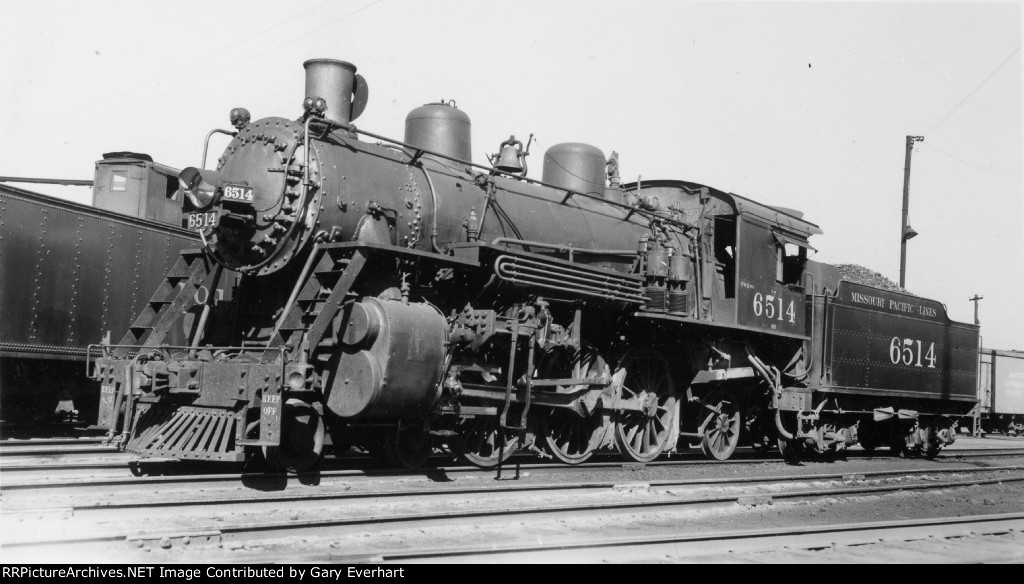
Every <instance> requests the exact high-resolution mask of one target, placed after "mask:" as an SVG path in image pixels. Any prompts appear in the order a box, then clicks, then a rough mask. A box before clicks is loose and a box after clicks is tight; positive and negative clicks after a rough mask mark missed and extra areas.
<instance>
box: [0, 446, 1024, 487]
mask: <svg viewBox="0 0 1024 584" xmlns="http://www.w3.org/2000/svg"><path fill="white" fill-rule="evenodd" d="M1013 456H1024V450H1006V451H995V452H989V451H983V450H970V451H963V452H960V453H957V454H954V455H952V456H948V455H939V456H938V457H937V458H936V459H937V460H950V461H952V460H957V459H966V458H1003V457H1013ZM855 458H857V459H865V460H874V459H879V458H881V459H892V458H893V457H888V456H884V457H880V456H878V455H868V454H865V455H863V456H857V457H855ZM0 460H2V457H0ZM339 460H341V459H339ZM358 460H368V459H358ZM344 462H348V463H351V462H352V461H351V460H350V459H346V460H345V461H344ZM785 462H786V461H785V459H783V458H781V457H779V456H773V457H772V458H730V459H729V460H706V459H703V458H694V459H690V460H658V461H654V462H648V463H633V462H624V461H604V462H587V463H584V464H580V465H564V464H558V463H554V462H548V463H531V464H520V465H519V469H520V470H524V471H530V472H538V471H540V472H558V471H566V470H568V471H572V469H578V468H586V469H602V468H624V469H633V468H660V467H674V466H704V465H713V466H714V465H743V464H764V463H779V464H782V463H785ZM139 463H141V464H139ZM131 464H133V465H134V464H138V465H139V467H140V470H139V472H144V471H142V470H141V468H142V467H145V466H151V465H152V466H157V465H178V464H180V461H177V460H173V459H157V458H154V459H142V460H134V461H132V462H131ZM224 464H228V465H231V466H233V467H235V468H233V469H232V470H226V471H225V472H222V473H211V474H174V475H156V476H139V475H136V476H132V477H122V476H111V477H106V478H95V477H92V478H88V479H69V480H65V481H52V480H48V479H44V480H38V481H35V480H26V481H24V482H10V481H4V482H0V492H3V491H8V490H15V489H48V488H68V487H82V486H104V485H110V486H132V485H139V484H161V483H186V482H196V483H207V482H216V481H233V482H237V481H238V480H261V479H274V478H280V477H285V476H296V475H288V474H285V473H280V472H261V473H251V474H244V473H239V472H237V466H238V463H224ZM128 466H129V465H127V464H125V463H124V462H118V463H109V462H96V463H88V462H84V463H68V464H64V463H57V464H52V465H38V464H37V465H12V466H6V465H3V464H0V470H2V471H3V472H4V473H10V472H18V473H21V472H31V471H36V472H41V473H46V472H51V471H68V470H100V469H108V470H126V468H128ZM367 470H372V471H373V473H374V475H376V476H396V477H399V476H410V475H421V474H428V473H480V474H484V475H490V474H493V473H494V471H493V470H492V469H481V468H478V467H475V466H436V467H423V468H419V469H388V468H384V469H382V468H372V469H371V468H365V467H364V468H348V469H340V470H322V471H320V472H319V473H316V476H317V477H319V478H325V477H326V478H333V477H346V476H349V477H351V476H364V475H366V472H367ZM308 474H309V473H307V475H308ZM307 475H299V476H307Z"/></svg>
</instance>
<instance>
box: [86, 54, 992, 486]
mask: <svg viewBox="0 0 1024 584" xmlns="http://www.w3.org/2000/svg"><path fill="white" fill-rule="evenodd" d="M305 68H306V91H305V100H304V102H303V110H304V111H303V112H302V114H301V115H300V117H299V118H298V119H297V120H295V119H286V118H279V117H270V118H264V119H260V120H258V121H252V120H251V119H250V115H249V113H248V112H247V111H246V110H244V109H242V108H236V109H234V110H232V111H231V115H230V119H231V121H232V124H233V126H234V128H235V129H234V131H225V132H228V133H230V134H232V140H231V143H230V144H229V145H228V147H227V149H226V151H225V152H224V153H223V155H222V156H221V157H220V158H219V160H218V162H217V166H216V169H206V168H204V167H198V168H197V167H192V168H186V169H185V170H183V171H182V172H181V174H180V175H179V182H180V184H181V187H182V190H183V192H184V194H185V197H184V199H185V208H184V211H185V212H186V214H187V216H188V217H189V219H188V221H189V224H190V225H191V226H193V227H195V228H196V229H197V230H198V231H199V232H200V234H201V236H202V240H203V245H202V247H201V249H198V250H195V251H189V252H187V253H184V254H183V255H182V256H181V257H180V259H179V261H178V263H177V264H176V265H175V267H174V268H172V269H171V271H170V272H169V273H168V274H167V276H166V279H165V282H164V283H162V284H161V285H160V286H159V287H158V289H157V290H156V292H155V294H154V296H153V298H152V299H151V300H150V302H149V303H148V304H147V305H146V307H145V308H144V309H143V310H142V311H141V312H140V313H139V314H138V316H137V318H136V319H135V321H134V322H133V323H132V325H131V326H130V327H129V332H128V334H126V335H125V336H124V337H123V338H122V339H121V340H120V342H118V343H116V344H108V345H106V346H104V348H103V350H104V354H103V357H102V358H101V359H99V360H97V362H96V366H95V367H94V369H93V375H94V377H95V379H97V380H98V381H99V382H100V383H101V386H102V394H101V406H100V409H101V411H100V420H101V424H102V425H105V426H107V427H109V428H110V437H111V439H112V440H114V441H117V442H118V443H119V444H121V446H122V447H123V448H125V449H126V450H128V451H130V452H133V453H136V454H138V455H141V456H160V457H174V458H180V459H192V460H243V459H245V458H246V457H247V456H248V455H249V454H250V453H253V452H255V451H262V454H263V456H264V457H265V459H266V460H267V462H269V463H270V464H271V465H272V466H274V467H276V468H281V469H289V470H302V469H307V468H310V467H312V466H314V465H315V464H316V463H317V461H318V460H319V458H320V457H321V455H322V453H323V452H324V445H325V444H326V443H327V442H328V441H329V440H330V441H333V442H334V443H335V444H336V445H337V444H339V443H343V444H358V445H361V446H363V447H365V448H367V449H370V450H374V449H377V450H381V451H383V452H385V453H387V454H388V456H389V458H391V460H393V461H394V462H395V463H396V464H401V465H405V466H415V465H418V464H421V463H422V462H423V461H424V460H425V458H426V457H427V456H428V455H429V454H430V452H431V450H432V448H433V447H434V446H435V445H444V446H446V447H447V448H448V449H450V450H451V451H453V452H455V453H457V454H458V455H459V456H460V457H461V458H463V459H464V460H466V461H468V462H470V463H472V464H476V465H479V466H484V467H489V466H495V465H500V463H501V462H502V461H503V460H504V459H505V458H506V457H507V456H508V455H509V454H511V453H512V452H515V451H519V450H526V451H534V452H537V453H541V454H544V455H546V456H551V457H554V458H556V459H558V460H560V461H562V462H565V463H569V464H575V463H580V462H582V461H584V460H587V459H588V458H589V457H590V456H591V455H592V454H593V453H594V452H595V451H597V450H600V449H603V448H611V447H614V448H615V449H616V450H618V452H619V453H621V455H622V456H623V457H624V458H625V459H627V460H631V461H636V462H647V461H651V460H654V459H655V458H656V457H658V456H659V455H661V454H662V453H665V452H671V451H674V450H678V449H682V448H686V447H688V446H690V445H698V444H699V446H700V448H701V449H702V451H703V452H704V453H705V454H706V455H707V456H708V457H710V458H715V459H726V458H728V457H730V456H731V455H732V453H733V452H734V451H735V449H736V447H737V445H738V444H739V441H740V439H741V435H749V436H750V437H751V439H752V441H753V442H754V443H755V444H756V445H760V446H764V447H775V446H776V445H777V446H778V447H779V448H780V449H782V450H783V451H784V452H785V453H787V454H790V455H795V453H796V452H797V451H798V450H800V449H804V448H812V449H815V450H830V449H832V450H835V449H840V448H844V447H846V446H849V445H852V444H855V443H857V442H861V443H862V444H864V445H865V446H867V447H872V446H877V445H878V444H884V445H887V446H889V447H890V448H893V449H894V450H896V451H899V452H901V453H902V452H905V451H908V450H909V451H918V452H922V453H924V454H928V455H933V454H934V453H935V452H937V451H938V449H939V448H940V447H941V445H942V444H943V443H948V442H950V441H952V439H953V436H952V435H953V432H952V431H951V430H952V429H954V428H955V424H956V422H955V420H956V416H958V415H963V414H964V413H966V412H967V411H969V410H970V408H971V407H973V405H974V389H973V388H974V385H975V377H974V375H975V368H974V357H973V355H974V351H975V348H976V347H977V334H978V330H977V327H974V326H971V325H964V324H959V323H953V322H951V321H950V320H949V319H948V318H947V317H946V314H945V310H944V309H943V307H942V305H941V304H939V303H938V302H935V301H932V300H925V299H921V298H917V297H913V296H909V295H905V294H900V293H895V292H889V291H884V290H878V289H875V288H871V287H867V286H861V285H856V284H853V283H849V282H843V281H841V278H840V277H839V275H838V274H837V273H836V272H835V270H834V269H831V268H830V267H829V266H825V265H823V264H818V263H816V262H812V261H810V260H808V259H807V255H808V251H809V250H811V249H812V248H811V244H810V243H809V241H808V238H809V237H811V236H813V235H816V234H820V233H821V230H820V229H819V228H818V227H817V226H816V225H814V224H813V223H810V222H809V221H806V220H805V219H804V218H803V217H802V215H801V214H800V213H799V212H797V211H792V210H788V209H783V208H779V207H771V206H768V205H763V204H760V203H757V202H755V201H753V200H750V199H748V198H746V197H742V196H739V195H736V194H733V193H726V192H723V191H720V190H717V189H714V188H711V187H708V186H706V185H700V184H696V183H693V182H687V181H678V180H666V181H645V182H643V183H640V182H637V183H631V184H620V181H619V177H618V172H617V158H616V156H615V155H613V156H612V158H611V159H610V160H606V159H605V156H604V154H603V153H602V152H601V151H600V150H599V149H597V148H595V147H593V146H589V145H585V144H578V143H568V144H559V145H555V146H552V147H551V148H550V149H548V150H547V152H546V153H545V155H544V164H543V170H542V180H540V181H538V180H535V179H531V178H530V177H528V176H527V173H526V162H525V159H526V156H527V154H528V152H529V145H528V144H527V146H526V147H524V145H523V144H522V142H520V141H518V140H516V139H515V138H514V137H510V138H509V139H508V140H506V141H504V142H502V143H501V144H500V145H499V146H498V150H497V152H496V153H495V154H494V155H493V156H492V157H491V162H492V166H482V165H479V164H474V163H473V162H472V161H471V160H470V159H471V155H470V143H471V136H470V121H469V117H468V116H467V115H466V114H465V113H464V112H462V111H460V110H458V109H456V108H454V107H453V106H452V105H450V104H444V103H436V104H428V105H425V106H423V107H420V108H417V109H415V110H413V111H412V112H411V113H410V114H409V115H408V117H407V118H406V132H405V139H404V140H402V141H398V140H393V139H388V138H385V137H383V136H379V135H376V134H373V133H370V132H367V131H365V130H361V129H358V128H356V127H355V125H354V124H352V120H354V119H355V118H356V117H357V116H358V115H359V113H360V112H361V111H362V109H363V107H365V105H366V98H367V91H366V87H367V86H366V82H365V80H363V78H362V77H361V76H359V75H356V74H355V67H354V66H353V65H351V64H349V63H346V62H343V61H334V60H328V59H318V60H312V61H307V62H306V63H305ZM360 138H369V141H368V140H363V139H360ZM204 159H205V155H204ZM236 274H237V275H240V279H239V280H238V282H237V285H236V286H234V287H232V288H230V289H223V287H222V285H221V284H220V283H221V282H224V281H225V280H230V278H231V277H232V275H236ZM199 289H205V290H208V291H212V290H220V294H218V295H214V294H205V295H198V294H196V293H195V291H196V290H199ZM190 315H191V316H192V318H193V320H192V321H190V322H192V323H193V325H194V326H191V327H190V328H189V332H190V334H189V336H188V338H187V339H185V340H184V342H175V341H172V340H171V339H170V338H169V333H170V331H174V330H181V328H182V327H181V324H180V322H181V321H182V320H183V319H185V318H187V317H189V316H190ZM196 323H198V324H196Z"/></svg>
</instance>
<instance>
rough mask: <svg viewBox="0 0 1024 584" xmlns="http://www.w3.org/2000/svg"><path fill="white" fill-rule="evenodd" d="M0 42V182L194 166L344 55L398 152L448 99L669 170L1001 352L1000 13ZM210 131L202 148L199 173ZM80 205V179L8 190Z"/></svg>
mask: <svg viewBox="0 0 1024 584" xmlns="http://www.w3.org/2000/svg"><path fill="white" fill-rule="evenodd" d="M0 4H2V5H3V8H4V14H5V17H4V20H5V22H4V24H5V26H4V29H5V33H4V35H3V41H2V42H3V49H4V50H2V51H0V79H3V91H2V92H0V137H2V139H0V161H2V162H0V175H6V176H28V177H50V178H73V179H83V178H85V179H91V178H92V172H93V162H94V161H95V160H98V159H99V158H100V157H101V154H102V153H103V152H110V151H120V150H132V151H137V152H146V153H148V154H150V155H152V156H153V158H154V159H155V160H157V161H158V162H162V163H164V164H167V165H170V166H174V167H178V168H183V167H185V166H195V165H198V163H199V160H200V157H201V156H202V145H203V138H204V137H205V136H206V133H207V132H208V131H209V130H210V129H213V128H228V127H230V124H229V122H228V112H229V111H230V110H231V108H233V107H239V106H241V107H246V108H248V109H249V110H250V111H251V112H252V114H253V118H254V119H258V118H260V117H266V116H284V117H290V118H294V117H297V116H298V115H299V113H300V104H301V102H302V99H303V97H304V96H303V89H304V86H303V69H302V62H303V61H305V60H306V59H310V58H334V59H342V60H346V61H350V62H352V63H354V64H355V65H356V66H357V67H358V69H359V73H361V74H362V75H363V76H364V77H365V78H366V79H367V81H368V84H369V89H370V100H369V105H368V106H367V108H366V111H365V113H364V114H363V115H362V117H361V118H359V120H357V122H356V123H357V125H358V126H359V127H361V128H363V129H366V130H369V131H372V132H374V133H378V134H383V135H386V136H393V137H395V138H399V139H400V138H401V137H402V134H403V128H404V120H405V115H406V114H407V113H408V112H409V111H410V110H412V109H413V108H415V107H417V106H420V105H422V104H424V103H428V102H435V101H438V100H440V99H445V100H452V99H454V100H455V101H456V103H457V105H458V107H459V108H460V109H461V110H462V111H464V112H466V113H467V114H468V115H469V116H470V118H471V120H472V127H473V138H472V139H473V154H474V160H475V161H476V162H480V163H483V162H485V154H487V153H493V152H495V151H496V150H497V147H498V144H499V143H500V142H501V141H502V140H504V139H506V138H508V136H509V135H510V134H515V135H516V137H518V138H520V139H525V138H526V137H527V136H528V135H529V134H531V133H533V134H534V136H535V141H534V146H533V152H534V153H535V157H533V158H531V161H532V164H531V169H532V171H531V175H532V176H534V177H536V178H539V176H540V170H541V168H540V167H541V164H540V161H541V153H542V152H543V150H545V149H547V148H548V147H550V146H552V145H554V144H557V143H560V142H586V143H589V144H593V145H595V146H597V147H598V148H601V149H602V150H603V151H604V152H605V153H606V154H610V153H611V151H613V150H614V151H616V152H618V153H619V160H620V169H621V172H622V176H623V180H634V179H635V178H636V177H638V176H642V177H643V178H644V179H645V180H648V179H662V178H666V179H667V178H671V179H684V180H690V181H695V182H699V183H703V184H707V185H710V186H713V187H715V188H718V189H721V190H724V191H730V192H734V193H737V194H740V195H743V196H746V197H749V198H752V199H755V200H757V201H760V202H763V203H767V204H771V205H779V206H783V207H789V208H793V209H799V210H801V211H803V212H804V213H805V218H806V219H807V220H809V221H811V222H814V223H817V224H818V225H819V226H820V227H821V228H822V229H823V231H824V234H823V235H819V236H815V237H814V238H813V240H812V244H813V245H814V247H816V248H817V249H818V250H820V251H819V252H818V253H817V254H816V255H815V256H813V259H816V260H818V261H824V262H828V263H854V264H860V265H863V266H866V267H869V268H871V269H873V270H876V271H878V272H880V273H882V274H883V275H884V276H886V277H888V278H889V279H891V280H893V281H898V280H899V259H900V249H899V248H900V220H901V205H902V194H903V174H904V173H903V170H904V154H905V150H904V148H905V140H906V136H907V135H915V136H916V135H921V136H924V137H925V140H924V142H922V143H919V144H918V145H917V146H916V147H915V151H914V153H913V159H912V173H911V182H910V224H911V225H912V226H913V228H914V229H915V230H916V231H917V232H918V233H919V235H918V236H917V237H916V238H914V239H913V240H911V241H910V242H909V243H908V253H907V276H906V280H907V284H906V287H907V288H908V289H909V290H911V291H912V292H914V293H916V294H918V295H921V296H925V297H929V298H934V299H936V300H939V301H941V302H943V303H944V304H946V306H947V308H948V312H949V315H950V316H951V317H952V318H953V319H955V320H960V321H966V322H972V321H973V310H974V304H973V303H972V302H970V301H969V300H968V298H970V297H971V296H974V295H975V294H978V295H981V296H983V297H984V299H983V300H981V302H980V318H981V322H982V336H983V340H984V344H985V346H987V347H991V348H997V349H1014V348H1015V349H1020V350H1024V203H1022V198H1024V196H1022V192H1024V189H1022V179H1021V169H1022V156H1024V155H1022V148H1021V112H1022V110H1021V71H1022V67H1021V56H1020V43H1021V22H1022V21H1021V18H1022V17H1021V6H1020V3H1019V2H992V3H984V2H966V3H960V2H938V3H935V2H899V3H896V2H813V3H811V2H806V3H805V2H757V3H755V2H669V1H653V0H630V1H624V0H604V1H601V0H597V1H595V0H590V1H583V0H580V1H569V0H566V1H559V2H554V1H550V0H541V1H535V0H517V1H516V2H508V1H502V2H497V1H490V0H447V1H437V0H433V1H430V2H417V1H413V0H307V1H303V0H295V1H292V2H288V3H285V4H282V3H280V2H268V1H265V0H246V1H211V0H203V1H194V0H178V1H177V2H175V3H173V4H168V3H155V2H154V3H145V2H138V1H137V0H133V1H115V0H91V1H89V2H72V1H70V0H68V1H46V0H37V1H34V2H14V1H11V0H0ZM225 144H226V141H221V142H218V141H217V140H216V139H215V140H214V142H213V144H212V148H211V151H212V153H211V157H212V158H214V159H215V158H216V156H217V155H219V150H220V149H222V148H223V147H224V145H225ZM28 188H32V189H34V190H38V191H42V192H46V193H50V194H54V195H58V196H63V197H66V198H70V199H72V200H76V201H78V202H88V201H89V198H90V195H89V190H88V189H87V188H82V187H77V188H75V187H71V188H64V187H43V186H29V187H28Z"/></svg>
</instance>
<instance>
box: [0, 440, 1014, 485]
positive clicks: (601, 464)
mask: <svg viewBox="0 0 1024 584" xmlns="http://www.w3.org/2000/svg"><path fill="white" fill-rule="evenodd" d="M64 454H67V455H68V456H70V455H71V454H74V453H73V452H72V453H70V454H69V453H68V452H65V453H64ZM85 454H86V456H84V457H82V459H73V460H68V459H67V458H60V457H57V458H54V457H53V456H52V455H51V456H50V457H40V459H39V460H24V459H22V458H21V457H20V456H8V455H7V454H6V453H4V452H3V451H0V470H2V471H3V473H4V474H5V475H6V477H5V478H4V480H3V482H2V483H0V488H7V485H14V486H17V485H21V484H28V485H30V486H32V487H46V486H48V485H55V486H65V485H68V484H70V483H71V481H70V480H69V481H56V480H55V479H56V478H57V477H59V476H61V475H72V477H74V476H77V475H80V474H82V473H83V472H91V473H98V472H100V471H106V472H109V473H110V474H109V476H104V477H95V476H93V477H92V478H91V480H97V481H98V480H107V481H110V482H108V483H105V484H125V481H128V482H130V481H131V478H130V477H125V476H124V474H125V472H126V471H127V472H129V473H131V474H132V475H134V476H136V477H138V476H141V475H153V476H161V478H163V479H164V480H167V481H182V480H188V478H189V477H194V478H196V480H197V481H206V480H212V479H209V478H206V477H207V475H210V476H216V477H227V476H230V477H234V479H235V480H238V479H240V478H244V477H245V476H247V475H248V476H258V475H260V474H267V473H255V474H253V473H249V472H247V471H245V470H244V469H247V468H250V467H247V466H246V465H244V464H240V463H222V464H214V465H208V466H201V465H197V464H195V463H187V462H186V463H183V462H181V461H175V460H170V459H157V458H151V459H138V458H135V457H133V456H131V455H129V454H125V453H121V452H117V451H115V450H109V449H108V450H103V451H102V452H92V451H85ZM97 455H102V456H106V457H111V458H110V459H104V460H90V459H93V458H95V457H96V456H97ZM24 456H26V457H31V456H32V455H31V454H25V455H24ZM1015 456H1024V449H1019V448H1018V449H1012V448H1011V449H985V450H950V451H946V452H944V453H943V454H940V455H939V456H938V457H937V460H939V461H949V460H967V459H978V458H1005V457H1015ZM844 458H845V459H846V460H885V459H891V458H893V457H890V456H889V455H888V454H887V453H866V452H859V451H851V452H849V453H848V454H847V455H846V456H845V457H844ZM523 460H529V461H534V460H536V459H535V458H532V457H525V456H524V457H522V458H520V459H519V463H518V464H516V459H513V461H512V462H510V463H506V466H505V469H504V473H506V476H507V475H514V473H515V472H517V468H518V471H519V472H523V471H526V472H551V471H552V470H557V471H564V470H565V469H566V468H590V469H602V468H630V467H644V468H661V467H676V466H703V465H750V464H763V463H772V464H784V463H785V462H786V461H785V460H784V459H782V458H781V457H780V456H777V455H774V454H770V455H768V456H757V455H755V454H754V453H752V452H751V453H744V454H741V455H739V456H735V457H733V458H731V459H729V460H725V461H709V460H705V459H703V458H701V457H699V455H696V454H683V455H677V457H676V458H674V459H663V460H657V461H654V462H649V463H646V464H636V463H628V462H623V461H622V460H620V459H615V458H614V457H613V456H609V457H607V458H605V459H604V460H599V461H595V462H588V463H584V464H582V465H579V466H576V467H568V466H565V465H562V464H558V463H554V462H522V461H523ZM450 461H451V458H448V457H437V458H436V459H435V462H434V464H435V465H436V466H427V467H424V468H422V469H414V470H407V469H393V468H384V467H382V466H381V465H380V463H378V462H376V461H374V460H373V459H372V458H370V457H368V456H347V457H344V458H327V459H325V461H324V463H323V465H322V466H321V472H320V474H321V475H323V474H325V473H332V474H333V473H345V472H348V473H353V474H360V473H365V472H368V471H371V470H372V471H373V472H374V473H378V474H380V473H384V474H393V475H394V476H403V475H411V474H413V475H414V474H423V473H431V472H432V473H438V472H444V473H466V472H485V473H488V472H489V473H493V472H494V471H480V469H478V468H476V467H471V466H453V465H448V464H445V463H446V462H450ZM807 463H808V464H814V463H815V460H813V459H812V460H808V461H807ZM199 469H203V470H204V471H205V472H204V473H203V474H200V475H196V474H190V473H196V471H197V470H199ZM210 469H216V471H215V472H213V473H211V472H209V471H210ZM31 474H34V475H40V476H41V477H43V480H37V481H21V482H18V481H14V482H12V481H11V480H10V478H11V476H18V477H19V478H21V477H23V476H25V475H31ZM268 476H273V475H268Z"/></svg>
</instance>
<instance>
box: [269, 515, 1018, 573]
mask: <svg viewBox="0 0 1024 584" xmlns="http://www.w3.org/2000/svg"><path fill="white" fill-rule="evenodd" d="M1022 521H1024V513H994V514H991V515H969V516H966V517H939V518H929V519H898V520H890V521H871V522H858V523H839V524H833V525H803V526H799V527H781V528H766V529H749V530H735V531H718V532H714V531H713V532H704V533H696V534H685V535H679V534H671V535H657V536H636V537H626V538H607V539H597V540H591V541H566V542H557V541H555V542H552V541H546V542H544V543H543V544H536V543H532V544H519V545H504V546H502V545H500V544H499V545H495V546H488V547H482V546H474V547H465V548H451V547H447V548H435V549H420V550H402V551H394V552H380V553H376V554H363V555H361V556H358V558H359V561H361V562H399V561H416V560H418V561H422V560H430V559H440V560H445V561H451V560H452V559H453V558H460V557H461V558H473V557H485V556H497V555H503V554H524V553H537V552H566V551H579V550H587V549H598V548H626V547H636V546H652V545H659V544H698V543H712V542H723V541H748V542H749V541H752V540H774V539H778V538H783V537H794V536H807V535H829V534H846V533H857V532H870V531H891V530H896V529H908V528H910V529H922V528H934V527H943V526H951V525H963V526H970V525H992V524H998V523H1006V522H1022ZM992 529H996V530H997V531H996V533H1001V532H1003V531H1005V529H1006V528H1005V527H996V526H993V527H992ZM1018 529H1019V527H1018ZM983 535H988V534H983ZM820 545H821V544H820V543H819V544H818V545H817V546H813V547H819V546H820ZM811 548H812V546H808V547H807V548H806V549H811ZM298 557H301V558H302V560H301V561H304V562H326V561H332V562H345V561H346V556H341V555H326V554H325V555H315V554H313V555H310V554H302V555H299V554H297V555H296V556H286V557H278V558H273V559H272V560H267V559H265V558H264V559H263V560H262V561H274V562H278V563H280V562H288V561H297V558H298ZM355 558H356V556H352V559H355Z"/></svg>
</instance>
